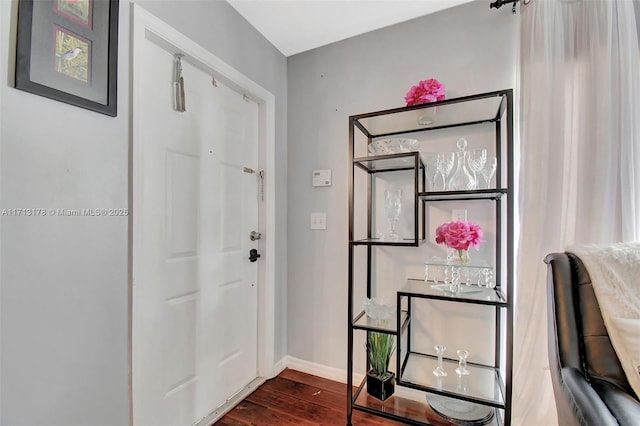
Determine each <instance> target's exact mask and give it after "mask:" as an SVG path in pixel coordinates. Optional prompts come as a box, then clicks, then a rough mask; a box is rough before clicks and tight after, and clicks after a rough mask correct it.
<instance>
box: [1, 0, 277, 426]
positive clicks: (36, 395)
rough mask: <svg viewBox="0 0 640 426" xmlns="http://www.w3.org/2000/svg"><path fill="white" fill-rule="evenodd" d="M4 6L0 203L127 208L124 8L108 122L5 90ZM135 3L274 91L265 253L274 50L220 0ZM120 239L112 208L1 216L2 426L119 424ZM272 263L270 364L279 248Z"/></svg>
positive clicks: (125, 230) (123, 279)
mask: <svg viewBox="0 0 640 426" xmlns="http://www.w3.org/2000/svg"><path fill="white" fill-rule="evenodd" d="M16 6H17V2H16V1H8V0H1V1H0V70H1V71H2V77H1V79H2V83H3V84H2V86H1V88H0V184H1V186H0V204H1V207H2V208H5V209H10V208H69V209H75V208H85V207H87V208H88V207H92V208H96V207H107V208H108V207H128V194H129V171H128V170H129V145H130V139H129V129H130V124H131V123H130V117H129V114H130V108H129V103H130V100H129V88H130V81H129V79H130V77H129V75H130V74H129V72H130V70H129V46H130V23H131V21H130V6H131V5H130V4H129V2H128V1H126V0H125V1H122V0H121V12H120V32H119V36H120V42H119V49H120V51H119V80H118V84H119V87H118V92H119V94H118V96H119V102H118V117H117V118H110V117H107V116H104V115H101V114H96V113H93V112H89V111H87V110H83V109H80V108H76V107H72V106H69V105H66V104H63V103H60V102H56V101H52V100H49V99H45V98H43V97H39V96H36V95H32V94H29V93H25V92H22V91H18V90H15V89H13V88H12V87H11V86H12V85H13V84H12V81H13V59H12V58H13V56H14V43H15V31H16V28H15V25H16V23H15V18H16V16H15V13H16ZM144 7H145V8H147V9H148V10H149V11H151V12H152V13H154V14H156V15H158V16H159V17H160V18H161V19H163V20H165V21H166V22H168V23H169V24H171V25H172V26H174V27H175V28H177V29H178V30H179V31H181V32H183V33H185V34H186V35H187V36H189V37H191V38H192V39H194V40H195V41H196V42H197V43H199V44H201V45H203V46H204V47H206V48H207V49H209V50H210V51H211V52H213V53H214V54H215V55H217V56H218V57H220V58H221V59H222V60H224V61H226V62H227V63H228V64H230V65H231V66H233V67H235V68H236V69H238V70H239V71H241V72H242V73H244V74H246V75H247V76H249V77H250V78H252V79H253V80H254V81H256V82H257V83H259V84H261V85H262V86H263V87H265V88H266V89H267V90H270V91H271V92H272V93H274V95H275V97H276V175H275V176H274V179H275V180H276V187H277V188H278V190H277V193H276V204H277V206H281V207H276V212H277V216H278V218H279V221H278V222H277V225H276V230H277V235H278V236H281V238H278V240H277V242H276V249H277V252H278V253H286V238H285V236H286V210H285V206H286V198H287V196H286V161H285V159H286V115H285V113H286V104H287V102H286V101H287V98H286V91H287V87H286V75H287V74H286V59H285V58H284V56H282V55H281V54H280V53H279V52H278V51H277V50H276V49H275V48H273V46H271V45H270V44H269V43H268V42H267V41H266V40H265V39H264V38H263V37H262V36H261V35H260V34H259V33H258V32H257V31H256V30H255V29H253V28H252V27H251V26H249V24H248V23H247V22H246V21H245V20H244V19H243V18H242V17H241V16H240V15H239V14H237V13H236V12H235V11H234V10H233V9H232V8H231V7H230V6H229V5H228V4H227V3H226V2H221V1H215V2H202V1H157V2H151V1H146V2H144ZM68 125H72V126H73V131H68V130H67V129H66V126H68ZM128 235H129V227H128V220H127V218H126V217H125V218H123V217H120V218H114V217H103V218H92V217H50V216H47V217H10V216H3V217H2V222H1V229H0V250H1V253H0V262H1V267H2V269H1V274H0V285H1V293H0V299H1V300H0V315H1V318H0V319H1V329H0V345H1V349H2V352H1V363H0V371H1V374H2V376H1V377H0V391H1V400H0V423H1V424H2V425H11V426H17V425H26V426H33V425H64V426H72V425H88V424H91V425H111V426H121V425H126V424H128V423H129V414H130V413H129V359H128V357H129V312H128V310H129V281H128V280H129V276H128V256H129V248H128ZM276 265H277V270H276V286H277V288H276V292H277V293H276V297H277V306H276V312H278V314H279V315H280V316H279V317H278V318H277V320H278V328H277V330H276V345H277V352H278V353H277V356H276V359H279V358H280V357H281V356H284V355H285V353H286V335H285V333H286V332H285V330H286V325H285V321H286V316H285V315H286V260H285V258H284V256H280V257H279V258H278V259H277V260H276Z"/></svg>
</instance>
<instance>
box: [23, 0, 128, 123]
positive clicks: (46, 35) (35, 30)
mask: <svg viewBox="0 0 640 426" xmlns="http://www.w3.org/2000/svg"><path fill="white" fill-rule="evenodd" d="M117 79H118V0H20V1H19V4H18V39H17V49H16V80H15V84H16V88H17V89H20V90H24V91H26V92H31V93H35V94H37V95H40V96H44V97H47V98H51V99H55V100H57V101H61V102H66V103H68V104H71V105H75V106H78V107H81V108H86V109H90V110H92V111H96V112H100V113H102V114H106V115H110V116H113V117H115V116H116V115H117Z"/></svg>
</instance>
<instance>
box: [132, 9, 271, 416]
mask: <svg viewBox="0 0 640 426" xmlns="http://www.w3.org/2000/svg"><path fill="white" fill-rule="evenodd" d="M132 7H133V46H132V52H133V54H132V55H131V57H132V63H133V67H132V69H133V76H132V79H131V82H132V87H133V96H132V107H131V110H132V111H133V120H132V121H131V123H132V128H133V129H132V135H133V149H132V162H131V167H132V171H131V176H132V180H133V182H132V185H131V191H132V200H131V205H132V207H133V208H132V223H131V224H132V232H131V238H132V250H131V253H132V255H131V256H132V257H131V266H132V271H131V284H130V289H129V296H130V298H129V299H130V300H129V318H131V319H133V315H132V310H133V309H132V308H133V300H132V297H133V287H132V286H133V285H135V283H136V273H137V271H139V270H140V259H139V256H138V255H137V252H138V250H139V247H140V242H141V235H140V230H141V226H140V224H141V221H142V220H143V218H142V217H141V215H140V214H137V213H138V212H140V211H141V205H142V202H141V197H140V193H141V191H142V188H141V185H140V184H141V182H142V159H141V156H142V146H141V141H142V140H143V138H142V137H141V132H142V129H141V128H140V126H139V123H138V122H137V121H136V117H139V116H141V114H140V108H141V102H136V100H137V99H139V98H140V96H141V93H140V86H139V85H137V84H136V81H140V79H142V78H144V76H142V75H140V73H141V71H140V69H139V68H140V67H139V66H138V67H136V57H140V56H139V55H137V52H138V51H139V50H140V49H143V48H144V43H145V40H153V41H154V42H155V43H157V44H158V45H160V46H161V47H162V48H164V49H166V50H167V51H169V52H172V53H176V54H177V53H181V54H182V55H184V56H185V57H186V58H188V60H189V62H191V63H192V64H194V65H195V66H197V67H198V68H201V69H202V70H203V71H204V72H206V73H210V74H211V75H212V76H215V78H216V79H217V80H219V81H221V82H223V83H224V84H226V85H227V86H230V87H232V88H234V89H236V90H238V91H239V92H240V93H244V94H246V95H248V96H249V97H251V99H252V100H254V101H255V102H256V103H257V104H258V108H259V144H260V146H262V147H264V150H262V152H264V156H263V157H261V158H260V159H259V162H260V167H261V168H262V169H264V171H265V179H264V204H263V206H262V212H261V214H262V220H263V221H264V222H263V223H264V224H265V227H264V229H263V230H261V232H263V235H264V240H263V244H264V245H263V246H262V250H263V253H262V254H263V256H262V258H261V260H260V261H259V262H260V265H259V267H258V275H259V281H258V283H259V284H258V285H259V290H258V336H257V337H258V354H257V355H258V358H257V359H258V365H257V372H258V376H259V377H263V378H271V377H273V375H274V374H275V242H274V239H275V220H276V218H275V205H274V200H275V184H274V179H273V174H274V171H275V97H274V95H273V94H272V93H271V92H269V91H268V90H266V89H264V88H263V87H261V86H260V85H258V84H256V83H255V82H254V81H252V80H251V79H249V78H248V77H246V76H245V75H244V74H242V73H241V72H239V71H237V70H236V69H234V68H232V67H231V66H229V65H228V64H226V63H225V62H223V61H222V60H221V59H219V58H218V57H217V56H215V55H213V54H212V53H211V52H209V51H208V50H206V49H205V48H204V47H202V46H200V45H199V44H197V43H196V42H194V41H193V40H191V39H189V38H188V37H186V36H185V35H183V34H182V33H180V32H178V31H177V30H176V29H174V28H173V27H171V26H169V25H168V24H167V23H165V22H164V21H162V20H160V19H159V18H157V17H155V16H154V15H152V14H151V13H149V12H148V11H146V10H145V9H143V8H142V7H141V6H139V5H137V4H132ZM170 101H171V100H170V99H167V102H170ZM187 102H188V100H187ZM187 108H188V104H187ZM129 328H130V331H129V333H130V336H132V334H133V321H132V320H131V321H130V325H129ZM130 339H131V337H130ZM129 347H130V354H129V367H130V369H132V368H133V365H132V358H133V342H132V341H130V342H129ZM130 386H132V383H131V384H130ZM130 392H131V394H130V395H131V399H132V404H133V391H132V389H130ZM133 408H134V407H133ZM212 408H215V407H212ZM132 416H133V414H132ZM132 420H133V417H132Z"/></svg>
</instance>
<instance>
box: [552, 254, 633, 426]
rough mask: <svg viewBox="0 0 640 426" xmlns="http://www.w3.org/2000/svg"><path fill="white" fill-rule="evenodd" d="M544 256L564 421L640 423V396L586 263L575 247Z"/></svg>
mask: <svg viewBox="0 0 640 426" xmlns="http://www.w3.org/2000/svg"><path fill="white" fill-rule="evenodd" d="M544 261H545V263H546V264H547V296H548V310H547V311H548V318H549V321H548V326H549V365H550V368H551V379H552V382H553V392H554V395H555V400H556V407H557V410H558V422H559V425H560V426H568V425H589V426H605V425H623V426H640V401H639V400H638V398H637V397H636V395H635V393H634V391H633V389H631V387H630V385H629V382H628V381H627V378H626V376H625V374H624V371H623V369H622V366H621V365H620V361H619V359H618V356H617V355H616V353H615V351H614V350H613V346H612V345H611V340H610V339H609V335H608V334H607V330H606V328H605V326H604V321H603V319H602V315H601V314H600V307H599V306H598V301H597V300H596V297H595V293H594V291H593V286H592V285H591V278H590V277H589V273H588V272H587V270H586V269H585V267H584V264H583V263H582V261H581V260H580V259H579V258H578V257H577V256H576V255H574V254H572V253H551V254H549V255H548V256H547V257H546V258H545V260H544Z"/></svg>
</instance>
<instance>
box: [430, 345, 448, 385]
mask: <svg viewBox="0 0 640 426" xmlns="http://www.w3.org/2000/svg"><path fill="white" fill-rule="evenodd" d="M433 349H435V350H436V353H437V354H438V366H437V367H436V368H434V369H433V375H434V376H436V377H444V376H446V375H447V372H446V371H445V370H444V367H442V355H444V351H446V350H447V348H446V346H443V345H435V346H434V347H433Z"/></svg>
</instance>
